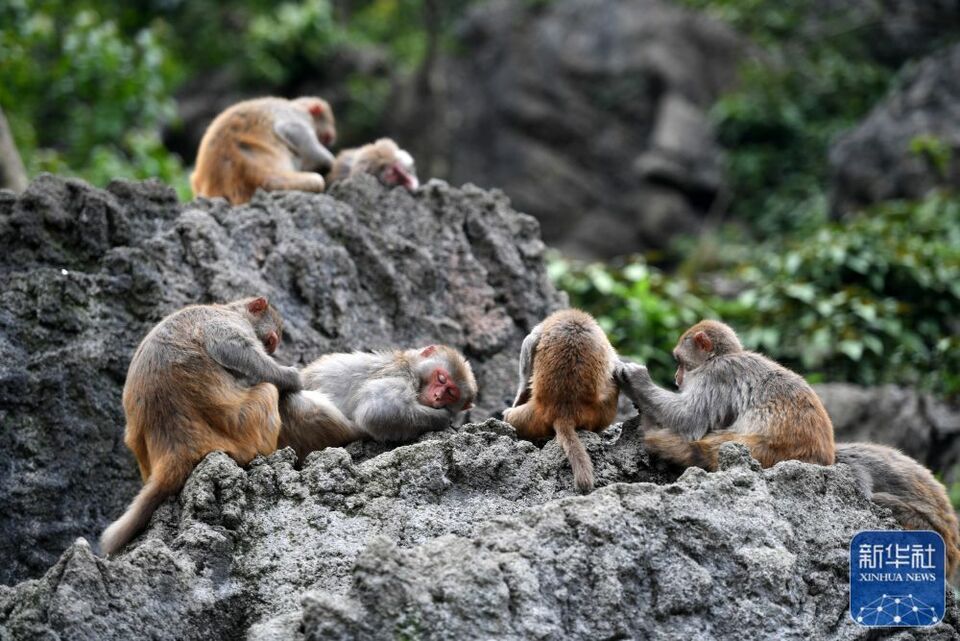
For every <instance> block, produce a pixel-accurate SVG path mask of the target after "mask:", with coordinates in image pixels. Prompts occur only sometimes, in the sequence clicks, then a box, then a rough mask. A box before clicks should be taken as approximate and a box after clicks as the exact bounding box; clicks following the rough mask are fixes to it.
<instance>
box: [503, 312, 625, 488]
mask: <svg viewBox="0 0 960 641" xmlns="http://www.w3.org/2000/svg"><path fill="white" fill-rule="evenodd" d="M617 363H618V359H617V353H616V352H615V351H614V349H613V347H612V346H611V345H610V341H609V340H608V339H607V336H606V334H604V333H603V329H601V327H600V325H598V324H597V321H595V320H594V319H593V317H592V316H590V315H589V314H587V313H586V312H582V311H580V310H578V309H565V310H561V311H559V312H555V313H553V314H551V315H550V316H548V317H547V318H546V319H545V320H544V321H543V322H542V323H540V324H539V325H537V326H536V327H534V328H533V331H531V332H530V334H529V335H528V336H527V337H526V338H525V339H524V340H523V344H522V346H521V347H520V386H519V389H518V391H517V397H516V399H515V400H514V403H513V407H511V408H509V409H507V410H505V411H504V413H503V420H504V421H505V422H507V423H510V424H511V425H512V426H513V427H514V428H515V429H516V430H517V435H518V436H520V437H521V438H525V439H540V438H549V437H550V436H554V435H555V436H556V438H557V442H558V443H559V444H560V446H561V447H562V448H563V451H564V453H565V454H566V456H567V460H568V461H570V467H571V469H572V470H573V479H574V485H575V486H576V488H577V489H578V490H579V491H581V492H589V491H590V490H592V489H593V484H594V479H593V462H592V461H591V460H590V455H589V453H587V450H586V449H585V448H584V447H583V443H582V442H581V441H580V438H579V437H578V436H577V428H580V429H585V430H589V431H591V432H597V431H600V430H603V429H605V428H606V427H608V426H609V425H610V424H611V423H613V421H614V420H615V419H616V417H617V399H618V398H619V396H620V392H619V390H618V389H617V384H616V383H615V382H614V380H613V374H614V370H615V369H616V367H617Z"/></svg>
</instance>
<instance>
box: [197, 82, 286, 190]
mask: <svg viewBox="0 0 960 641" xmlns="http://www.w3.org/2000/svg"><path fill="white" fill-rule="evenodd" d="M279 111H289V112H290V113H294V111H295V110H294V109H293V108H292V107H290V104H289V101H287V100H285V99H283V98H257V99H254V100H245V101H243V102H239V103H237V104H235V105H233V106H231V107H229V108H228V109H226V110H225V111H223V112H222V113H221V114H219V115H218V116H217V117H216V118H214V120H213V122H212V123H210V126H209V127H207V130H206V132H204V134H203V138H202V139H201V141H200V148H199V150H198V151H197V162H196V169H195V170H194V172H193V175H192V176H191V177H190V186H191V188H192V189H193V193H194V194H195V195H197V196H223V197H225V198H226V199H227V200H229V201H230V202H231V203H233V204H237V203H240V202H246V201H248V200H250V198H252V197H253V194H254V192H256V190H257V187H259V186H261V185H262V184H263V182H264V181H265V179H266V172H265V170H264V168H265V167H271V168H274V169H283V170H289V171H292V170H295V169H296V167H295V166H294V163H293V155H292V154H291V153H290V151H289V150H288V149H287V147H286V145H285V143H284V142H283V141H282V140H281V139H280V137H279V136H278V135H277V134H276V132H275V131H274V128H273V125H274V122H275V115H274V114H275V113H277V112H279Z"/></svg>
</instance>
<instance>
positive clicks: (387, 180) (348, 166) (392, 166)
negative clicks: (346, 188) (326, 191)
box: [327, 138, 420, 191]
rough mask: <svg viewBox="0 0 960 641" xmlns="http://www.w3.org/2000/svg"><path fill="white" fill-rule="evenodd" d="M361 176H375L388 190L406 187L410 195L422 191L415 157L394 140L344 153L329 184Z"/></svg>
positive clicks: (329, 178)
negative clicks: (412, 192)
mask: <svg viewBox="0 0 960 641" xmlns="http://www.w3.org/2000/svg"><path fill="white" fill-rule="evenodd" d="M358 174H370V175H371V176H375V177H376V178H377V179H378V180H379V181H380V182H381V183H383V184H384V185H386V186H388V187H404V188H406V189H407V190H409V191H416V190H417V188H418V187H420V181H419V180H418V179H417V168H416V166H415V165H414V162H413V156H411V155H410V154H409V153H407V152H406V151H404V150H403V149H400V147H398V146H397V143H395V142H394V141H393V140H391V139H390V138H381V139H380V140H378V141H376V142H374V143H371V144H369V145H364V146H363V147H357V148H356V149H344V150H343V151H341V152H340V153H339V154H337V158H336V160H334V162H333V169H331V170H330V173H329V174H327V180H328V181H329V182H330V184H331V185H332V184H333V183H335V182H338V181H341V180H345V179H347V178H349V177H351V176H356V175H358Z"/></svg>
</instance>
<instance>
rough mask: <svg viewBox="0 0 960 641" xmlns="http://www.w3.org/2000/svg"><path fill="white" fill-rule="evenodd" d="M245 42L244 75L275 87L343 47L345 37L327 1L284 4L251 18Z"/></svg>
mask: <svg viewBox="0 0 960 641" xmlns="http://www.w3.org/2000/svg"><path fill="white" fill-rule="evenodd" d="M246 41H247V43H248V47H249V48H248V55H247V60H248V61H249V63H250V67H249V69H247V72H248V73H250V74H251V75H252V76H253V77H260V78H262V79H265V80H266V81H268V82H270V83H272V84H274V85H279V84H281V83H283V82H285V81H286V80H288V79H289V78H290V77H291V76H292V75H295V74H297V73H302V72H303V70H304V68H306V67H307V66H309V65H311V64H316V62H317V61H319V60H324V59H326V58H327V57H328V56H329V55H330V54H331V53H332V52H333V51H335V49H336V48H337V47H338V46H343V44H344V43H345V42H346V33H345V32H344V31H343V30H342V29H340V28H339V26H338V25H337V23H336V21H335V20H334V16H333V9H332V7H331V6H330V3H329V2H328V1H327V0H306V2H297V3H294V2H285V3H283V4H281V5H279V6H278V7H277V8H276V11H275V12H272V13H269V14H262V15H257V16H255V17H254V18H253V20H252V21H251V22H250V27H249V29H248V30H247V38H246Z"/></svg>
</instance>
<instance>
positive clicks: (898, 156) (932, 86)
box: [830, 45, 960, 215]
mask: <svg viewBox="0 0 960 641" xmlns="http://www.w3.org/2000/svg"><path fill="white" fill-rule="evenodd" d="M924 138H925V139H927V140H929V141H930V142H932V144H933V145H934V146H936V147H939V148H940V149H941V150H942V151H943V152H945V154H946V155H945V156H944V157H943V159H942V161H937V160H936V159H935V158H932V157H931V156H930V154H928V153H924V152H923V151H922V150H921V151H920V152H918V151H917V150H911V143H912V142H913V141H914V140H917V139H924ZM938 153H939V152H938ZM935 155H936V154H935ZM940 162H942V165H941V164H940ZM830 173H831V176H830V189H831V197H830V200H831V209H832V210H833V212H834V213H835V214H838V215H839V214H845V213H849V212H853V211H855V210H857V209H859V208H862V207H864V206H866V205H870V204H872V203H876V202H880V201H883V200H891V199H898V198H910V199H916V198H920V197H922V196H924V195H925V194H926V193H927V192H929V191H930V190H931V189H933V188H935V187H947V186H949V187H957V186H960V45H955V46H953V47H950V48H947V49H946V50H944V51H941V52H939V53H937V54H935V55H933V56H930V57H929V58H926V59H924V60H922V61H921V62H919V63H917V65H916V66H915V67H912V68H910V69H908V70H907V71H906V72H905V74H904V76H903V78H902V79H901V81H900V83H899V85H898V87H897V88H896V89H894V90H893V92H892V93H891V94H890V96H889V97H888V98H886V99H885V100H884V101H882V102H881V103H880V104H879V105H877V106H876V107H874V109H873V110H872V111H871V112H870V114H869V115H868V116H867V117H866V118H865V119H864V120H863V122H861V123H860V124H859V125H857V126H856V127H855V128H854V129H852V130H850V131H848V132H846V133H845V134H843V135H842V136H840V138H839V139H838V140H837V141H836V142H835V143H834V144H833V145H832V147H831V149H830Z"/></svg>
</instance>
